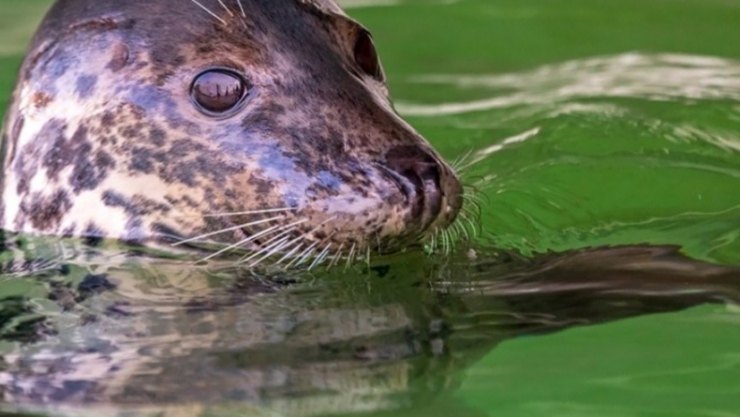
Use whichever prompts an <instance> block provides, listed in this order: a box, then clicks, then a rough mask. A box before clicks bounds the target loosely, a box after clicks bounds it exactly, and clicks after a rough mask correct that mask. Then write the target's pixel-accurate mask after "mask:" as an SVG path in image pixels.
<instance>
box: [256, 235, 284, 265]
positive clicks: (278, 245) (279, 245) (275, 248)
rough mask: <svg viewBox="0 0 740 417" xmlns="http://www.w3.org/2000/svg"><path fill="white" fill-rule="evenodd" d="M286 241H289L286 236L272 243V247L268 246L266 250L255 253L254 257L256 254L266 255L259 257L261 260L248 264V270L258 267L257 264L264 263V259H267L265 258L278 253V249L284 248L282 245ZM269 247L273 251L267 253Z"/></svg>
mask: <svg viewBox="0 0 740 417" xmlns="http://www.w3.org/2000/svg"><path fill="white" fill-rule="evenodd" d="M288 239H290V238H289V237H288V236H286V237H284V238H282V239H280V240H278V241H277V242H275V243H273V244H272V245H270V246H268V247H266V248H264V249H262V250H261V251H259V252H257V253H256V254H255V255H257V254H260V253H263V252H265V251H267V253H265V255H264V256H263V257H261V258H259V259H257V260H256V261H254V262H252V263H251V264H249V267H250V268H253V267H255V266H257V265H259V264H260V263H261V262H262V261H264V260H265V259H267V258H269V257H270V256H272V255H274V254H276V253H278V252H279V251H280V249H281V248H283V247H284V244H285V242H286V241H287V240H288ZM270 247H273V249H272V250H269V251H268V249H270Z"/></svg>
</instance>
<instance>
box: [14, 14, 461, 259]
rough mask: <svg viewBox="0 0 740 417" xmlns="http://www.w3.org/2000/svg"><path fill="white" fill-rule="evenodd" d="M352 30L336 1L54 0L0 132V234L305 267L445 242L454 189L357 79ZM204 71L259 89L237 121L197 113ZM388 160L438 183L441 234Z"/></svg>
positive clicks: (454, 182)
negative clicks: (165, 248) (213, 253)
mask: <svg viewBox="0 0 740 417" xmlns="http://www.w3.org/2000/svg"><path fill="white" fill-rule="evenodd" d="M360 30H364V29H363V28H362V27H361V26H360V25H359V24H358V23H357V22H355V21H353V20H351V19H350V18H348V17H347V16H346V15H345V14H343V13H342V12H341V10H340V9H339V7H338V6H336V4H334V3H333V2H332V1H330V0H322V1H299V0H239V1H235V0H234V1H225V2H219V1H215V0H211V1H206V0H203V1H199V2H195V1H185V0H159V1H143V0H133V1H126V2H112V1H93V0H59V1H58V2H57V3H55V5H54V6H53V7H52V9H51V10H50V11H49V13H48V15H47V17H46V19H45V20H44V22H43V23H42V25H41V27H40V29H39V31H38V32H37V34H36V36H35V38H34V41H33V43H32V46H31V48H30V50H29V53H28V56H27V58H26V60H25V62H24V64H23V67H22V69H21V73H20V77H19V81H18V84H17V88H16V91H15V94H14V97H13V101H12V104H11V107H10V109H9V112H8V117H7V118H6V121H5V124H4V131H3V133H2V138H3V153H4V155H3V174H2V175H3V177H2V190H3V194H2V202H3V207H2V226H3V227H4V228H5V229H7V230H12V231H18V232H24V233H33V234H48V235H65V236H85V237H90V236H92V237H97V238H115V239H121V240H124V241H128V242H136V243H145V244H155V243H162V242H170V243H171V242H177V241H181V240H184V239H189V240H188V241H189V242H192V243H199V242H201V243H202V242H205V243H211V244H217V245H220V246H217V247H219V248H221V249H224V248H226V249H255V250H261V252H260V254H261V255H268V256H269V255H271V254H272V253H277V252H280V253H288V254H291V252H290V251H292V257H293V258H295V257H296V256H299V255H301V256H303V258H304V260H305V259H307V258H308V257H309V256H314V257H316V256H323V257H324V258H326V259H328V258H329V257H330V255H331V256H334V257H336V258H339V257H340V256H344V257H348V256H349V255H350V253H351V252H354V253H364V252H366V251H371V250H372V251H377V252H382V251H393V250H395V249H398V248H400V247H401V246H403V245H404V244H407V243H409V242H414V241H417V240H419V239H421V238H422V237H423V236H427V235H429V234H433V233H434V232H435V231H438V230H440V229H443V228H444V227H446V226H447V225H449V224H450V223H451V222H452V221H453V220H454V219H455V217H456V215H457V213H458V212H459V210H460V207H461V205H462V198H461V196H460V194H461V187H460V184H459V181H458V179H457V177H456V175H455V173H454V171H453V170H452V169H451V168H450V167H449V166H448V165H447V164H446V163H445V162H444V161H443V160H442V158H441V157H440V156H439V155H438V154H437V153H436V152H435V151H434V150H433V149H432V148H431V146H430V145H429V144H428V143H427V142H426V140H424V138H422V137H421V136H420V135H419V134H418V133H416V132H415V131H414V130H413V129H412V128H411V127H410V126H409V125H408V124H406V123H405V122H404V121H403V120H401V119H400V118H399V117H398V116H397V115H396V113H395V112H394V111H393V109H392V107H391V104H390V101H389V98H388V90H387V86H386V85H385V83H384V82H382V81H379V80H376V79H373V78H372V77H368V76H366V75H363V74H361V73H360V72H359V71H358V69H357V68H356V66H355V65H354V63H353V61H352V50H353V49H352V48H353V42H354V40H355V39H356V35H357V33H358V31H360ZM214 66H215V67H228V68H234V69H238V70H239V71H240V72H242V73H243V74H244V76H245V78H246V79H247V80H248V82H249V83H250V84H251V85H252V86H253V88H252V89H251V92H250V96H249V98H248V100H249V102H248V104H247V105H246V107H245V108H244V109H243V110H242V111H240V112H239V113H238V114H237V115H236V116H234V117H229V118H226V119H213V118H209V117H207V116H204V115H203V114H201V113H199V112H198V111H197V110H196V109H195V107H194V106H193V105H192V103H191V102H190V98H189V85H190V83H191V82H192V79H193V78H194V77H195V76H196V75H197V74H198V73H199V72H201V71H203V70H205V69H207V68H211V67H214ZM397 160H402V161H409V160H410V161H418V163H422V164H433V165H436V166H438V168H439V172H440V177H441V178H440V182H441V188H442V192H443V194H444V195H445V199H444V210H443V212H442V214H441V215H440V216H439V218H437V219H424V218H423V216H422V215H421V214H420V213H419V212H418V211H415V210H414V208H413V207H412V204H411V201H410V199H409V198H408V196H407V195H405V194H404V192H403V189H402V188H403V187H402V186H399V184H397V181H396V179H395V178H393V177H392V176H390V175H388V172H387V171H388V167H389V166H391V165H392V163H393V161H397ZM414 163H416V162H414ZM275 210H282V211H275ZM216 213H224V214H226V215H224V216H209V214H216ZM233 213H244V214H242V215H231V214H233ZM267 219H269V220H267ZM240 225H241V227H240ZM270 227H272V228H273V229H270V230H269V231H268V232H267V233H265V234H264V236H262V237H261V238H260V239H257V238H253V239H250V238H251V237H252V236H254V235H255V234H258V233H260V232H263V231H265V230H266V229H268V228H270ZM322 251H323V252H322ZM349 257H351V256H349Z"/></svg>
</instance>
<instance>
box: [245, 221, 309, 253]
mask: <svg viewBox="0 0 740 417" xmlns="http://www.w3.org/2000/svg"><path fill="white" fill-rule="evenodd" d="M306 221H308V220H307V219H303V220H301V221H298V222H295V223H292V224H289V225H287V226H285V227H288V229H287V230H284V231H283V232H282V233H279V234H277V235H276V236H273V237H272V238H270V240H268V241H267V242H265V243H263V245H267V246H263V247H262V248H261V249H260V250H259V251H257V252H255V253H253V254H251V255H248V256H246V257H244V258H242V259H240V260H239V262H237V264H243V263H247V262H249V261H251V260H252V259H254V258H256V257H257V256H259V255H260V254H262V253H264V251H267V250H270V249H272V248H273V247H274V246H275V245H279V244H280V242H282V243H284V242H285V241H286V240H288V239H290V237H289V236H286V235H288V234H290V232H292V231H294V230H295V229H296V228H297V227H296V226H297V225H299V224H301V223H304V222H306ZM291 226H292V227H291ZM283 229H284V228H283ZM283 236H285V238H283V239H281V240H280V241H278V243H275V241H276V240H278V239H280V238H282V237H283ZM260 261H262V259H260Z"/></svg>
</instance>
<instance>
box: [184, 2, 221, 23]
mask: <svg viewBox="0 0 740 417" xmlns="http://www.w3.org/2000/svg"><path fill="white" fill-rule="evenodd" d="M190 1H192V2H193V3H195V4H197V5H198V7H200V8H201V9H203V10H205V12H206V13H208V14H209V15H211V16H213V17H215V18H216V19H217V20H218V21H219V22H221V23H223V24H224V26H227V23H226V21H225V20H224V19H222V18H220V17H218V15H217V14H216V13H213V12H212V11H211V10H210V9H208V7H206V6H204V5H202V4H200V3H199V2H198V0H190Z"/></svg>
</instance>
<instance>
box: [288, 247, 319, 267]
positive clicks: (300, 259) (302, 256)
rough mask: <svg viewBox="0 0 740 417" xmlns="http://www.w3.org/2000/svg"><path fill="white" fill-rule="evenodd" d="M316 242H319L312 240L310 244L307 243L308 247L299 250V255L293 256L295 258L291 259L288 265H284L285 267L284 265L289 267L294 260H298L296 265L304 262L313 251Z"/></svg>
mask: <svg viewBox="0 0 740 417" xmlns="http://www.w3.org/2000/svg"><path fill="white" fill-rule="evenodd" d="M318 244H319V242H318V241H316V242H313V243H312V244H311V245H309V246H308V247H307V248H306V250H304V251H303V252H301V253H300V255H298V256H296V257H295V258H294V259H293V260H292V261H291V262H290V263H289V264H288V265H286V266H285V267H286V268H290V267H291V266H292V265H293V263H295V262H296V261H298V263H296V266H298V265H301V264H302V263H304V262H306V259H308V257H309V256H311V254H312V253H313V251H314V248H315V247H316V245H318Z"/></svg>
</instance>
